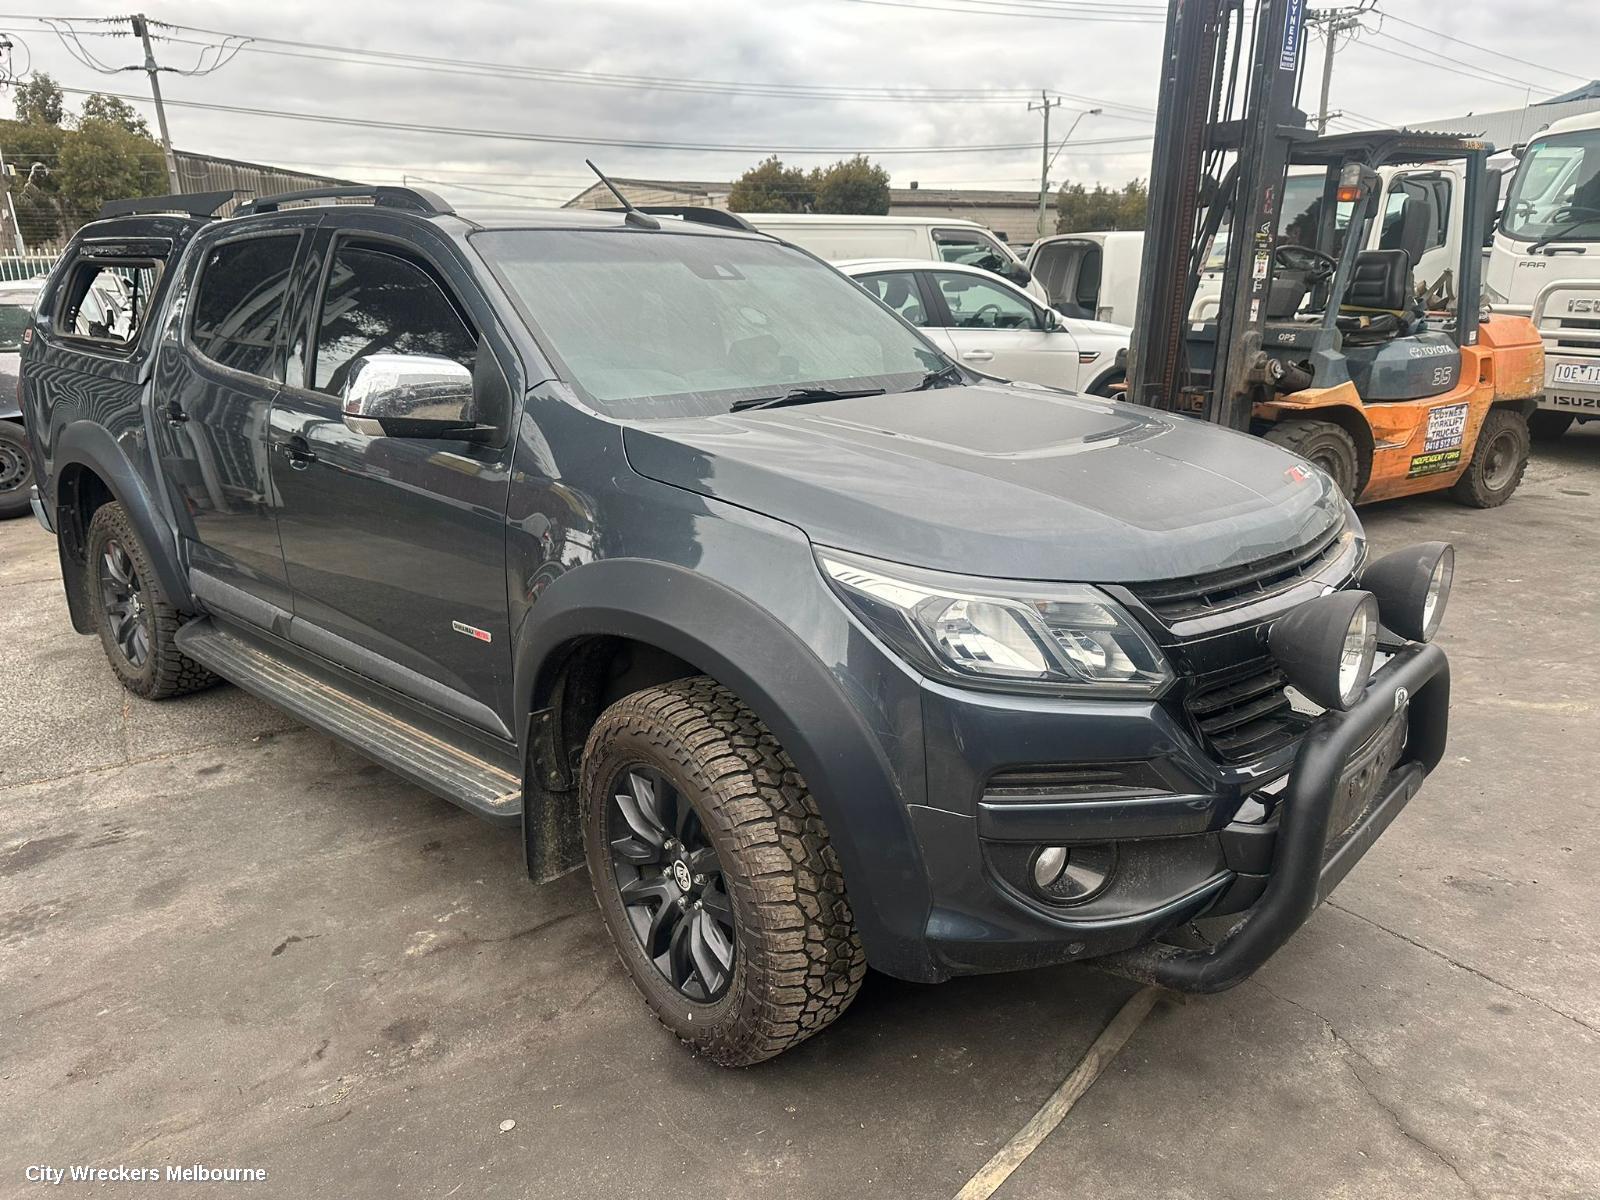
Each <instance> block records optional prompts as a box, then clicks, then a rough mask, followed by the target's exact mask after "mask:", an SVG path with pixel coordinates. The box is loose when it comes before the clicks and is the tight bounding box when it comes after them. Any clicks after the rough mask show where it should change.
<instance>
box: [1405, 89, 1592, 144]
mask: <svg viewBox="0 0 1600 1200" xmlns="http://www.w3.org/2000/svg"><path fill="white" fill-rule="evenodd" d="M1596 111H1600V80H1596V81H1594V82H1593V83H1589V84H1586V85H1584V86H1583V87H1581V88H1576V89H1574V90H1573V91H1570V92H1567V93H1566V94H1564V95H1561V96H1553V97H1551V98H1550V99H1549V100H1546V101H1543V102H1542V103H1539V104H1530V105H1528V106H1527V107H1526V108H1507V109H1501V110H1499V111H1496V112H1485V113H1467V114H1466V115H1465V116H1460V117H1450V118H1448V119H1445V120H1440V121H1420V122H1416V123H1414V124H1411V125H1410V128H1412V129H1426V130H1430V131H1432V132H1434V133H1466V134H1471V135H1472V136H1474V137H1481V138H1483V139H1484V141H1486V142H1490V143H1492V144H1493V145H1494V147H1495V149H1497V150H1509V149H1511V147H1512V146H1515V145H1518V144H1520V143H1522V142H1526V141H1527V140H1528V139H1529V138H1531V137H1532V136H1533V135H1534V134H1536V133H1538V132H1539V131H1540V130H1541V129H1543V128H1544V127H1545V126H1547V125H1549V124H1550V122H1552V121H1559V120H1561V119H1562V118H1563V117H1575V116H1578V115H1579V114H1581V113H1592V112H1596Z"/></svg>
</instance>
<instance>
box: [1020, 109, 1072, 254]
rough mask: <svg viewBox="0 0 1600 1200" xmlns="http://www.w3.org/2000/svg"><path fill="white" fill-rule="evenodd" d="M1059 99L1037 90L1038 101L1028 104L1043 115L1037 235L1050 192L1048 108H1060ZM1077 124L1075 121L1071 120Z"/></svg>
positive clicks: (1042, 229)
mask: <svg viewBox="0 0 1600 1200" xmlns="http://www.w3.org/2000/svg"><path fill="white" fill-rule="evenodd" d="M1060 107H1061V101H1059V100H1052V99H1050V93H1049V92H1046V91H1044V90H1042V89H1041V90H1040V92H1039V103H1037V104H1030V105H1028V111H1029V112H1036V113H1040V114H1042V115H1043V116H1044V137H1043V138H1042V139H1041V140H1040V142H1039V217H1038V220H1037V222H1036V227H1037V230H1038V235H1039V236H1040V237H1043V236H1044V232H1045V231H1044V206H1045V201H1046V198H1047V197H1048V196H1049V194H1050V110H1051V109H1052V108H1060ZM1073 124H1077V122H1073Z"/></svg>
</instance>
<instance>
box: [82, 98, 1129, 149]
mask: <svg viewBox="0 0 1600 1200" xmlns="http://www.w3.org/2000/svg"><path fill="white" fill-rule="evenodd" d="M61 90H62V91H63V92H69V93H71V94H73V95H80V96H88V95H96V94H98V95H105V96H113V97H115V98H116V99H119V100H136V101H141V102H142V101H143V100H144V97H143V96H138V95H128V94H125V93H119V92H100V93H93V92H90V91H87V90H86V89H84V88H62V89H61ZM167 103H168V104H170V105H172V106H173V107H174V108H193V109H198V110H203V111H207V112H225V113H237V114H239V115H242V116H252V117H273V118H277V119H279V120H286V121H309V122H312V123H314V124H319V125H344V126H353V127H357V128H363V129H387V130H392V131H395V132H400V133H427V134H438V135H443V136H449V137H480V138H490V139H494V140H498V141H513V142H545V143H550V144H553V145H561V146H611V147H618V148H623V149H630V150H662V151H693V152H697V153H705V154H799V155H810V154H843V155H850V154H878V155H886V154H994V153H1002V152H1013V151H1018V150H1032V149H1034V143H1032V142H1005V143H995V144H976V145H956V146H780V145H772V144H770V143H755V144H744V145H724V144H720V143H707V142H663V141H655V140H651V139H645V138H612V137H592V136H582V135H576V134H556V133H531V132H519V131H516V130H509V129H472V128H463V127H461V126H454V125H425V124H421V123H417V122H410V121H376V120H371V119H363V118H359V117H341V116H335V115H333V114H331V113H307V112H293V111H290V110H287V109H270V108H249V107H245V106H243V105H236V104H213V103H208V102H205V101H201V100H169V101H167ZM1150 140H1151V139H1150V136H1149V135H1143V136H1138V137H1113V138H1092V139H1085V140H1084V141H1081V142H1078V143H1076V145H1077V146H1079V147H1082V146H1113V145H1115V146H1121V145H1127V144H1129V143H1137V142H1148V141H1150ZM1108 153H1116V152H1115V151H1109V152H1108Z"/></svg>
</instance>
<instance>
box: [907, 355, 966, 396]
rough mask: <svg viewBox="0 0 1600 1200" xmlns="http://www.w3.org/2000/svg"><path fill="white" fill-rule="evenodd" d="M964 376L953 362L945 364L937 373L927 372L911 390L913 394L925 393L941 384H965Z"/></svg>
mask: <svg viewBox="0 0 1600 1200" xmlns="http://www.w3.org/2000/svg"><path fill="white" fill-rule="evenodd" d="M966 381H967V380H966V376H965V375H964V374H963V373H962V370H961V368H960V367H959V366H958V365H956V364H955V363H953V362H947V363H945V365H944V366H942V367H940V368H939V369H938V370H937V371H929V372H928V373H927V374H926V375H924V376H923V377H922V382H921V383H919V384H917V386H916V387H914V388H912V389H911V390H912V391H913V392H925V391H927V390H928V389H929V388H936V387H938V386H939V385H940V384H942V383H965V382H966Z"/></svg>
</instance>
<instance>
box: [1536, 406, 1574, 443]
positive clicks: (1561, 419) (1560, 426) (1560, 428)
mask: <svg viewBox="0 0 1600 1200" xmlns="http://www.w3.org/2000/svg"><path fill="white" fill-rule="evenodd" d="M1576 419H1577V418H1576V417H1574V416H1573V415H1572V414H1571V413H1564V412H1551V411H1550V410H1549V409H1540V410H1539V411H1538V412H1535V413H1531V414H1529V416H1528V432H1529V433H1531V434H1532V435H1533V440H1534V441H1536V442H1553V441H1555V440H1556V439H1557V438H1558V437H1560V436H1561V435H1562V434H1563V433H1565V432H1566V431H1567V430H1569V429H1571V428H1572V422H1573V421H1575V420H1576Z"/></svg>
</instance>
